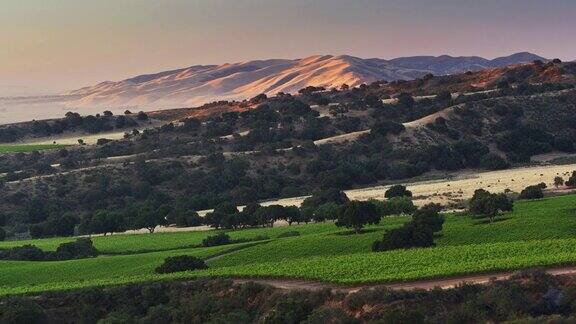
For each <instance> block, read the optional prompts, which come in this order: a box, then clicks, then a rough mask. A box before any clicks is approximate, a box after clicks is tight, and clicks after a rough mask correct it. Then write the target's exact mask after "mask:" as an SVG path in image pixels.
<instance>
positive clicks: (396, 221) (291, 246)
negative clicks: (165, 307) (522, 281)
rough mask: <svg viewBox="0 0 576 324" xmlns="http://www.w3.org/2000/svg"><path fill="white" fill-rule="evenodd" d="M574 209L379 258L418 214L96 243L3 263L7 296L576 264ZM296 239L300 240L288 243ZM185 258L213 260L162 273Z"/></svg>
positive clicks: (462, 232)
mask: <svg viewBox="0 0 576 324" xmlns="http://www.w3.org/2000/svg"><path fill="white" fill-rule="evenodd" d="M574 206H576V195H565V196H558V197H550V198H545V199H541V200H535V201H519V202H516V203H515V207H514V211H513V212H511V213H507V214H505V215H503V216H501V217H500V218H499V219H497V221H496V222H494V223H486V222H484V221H482V220H478V219H476V218H473V217H471V216H469V215H466V214H460V213H453V214H448V215H446V222H445V224H444V229H443V231H442V232H441V234H440V235H439V236H438V237H437V239H436V242H437V244H436V246H435V247H432V248H421V249H409V250H395V251H388V252H378V253H375V252H371V245H372V243H373V242H374V241H375V240H377V239H380V238H381V237H382V235H383V234H384V231H385V230H386V229H390V228H395V227H398V226H401V225H402V224H403V223H404V222H406V221H408V220H409V218H408V217H406V216H396V217H388V218H384V219H383V220H382V222H381V223H380V224H378V225H376V226H370V227H367V228H366V229H365V230H364V231H363V233H361V234H352V233H351V232H350V231H349V230H347V229H343V228H339V227H336V226H335V225H334V223H332V222H325V223H312V224H302V225H292V226H281V227H273V228H255V229H242V230H234V231H228V232H227V233H228V234H229V235H230V237H231V238H232V239H235V240H238V239H243V240H253V241H251V242H247V243H236V244H229V245H222V246H215V247H200V243H201V242H202V240H203V239H204V238H206V237H207V236H209V235H214V234H215V233H218V232H221V231H216V230H211V231H201V232H198V231H197V232H178V233H155V234H147V235H112V236H106V237H103V236H100V237H93V242H94V245H95V246H96V248H97V249H98V250H99V251H100V252H101V253H102V254H103V255H101V256H99V257H97V258H90V259H80V260H69V261H0V295H11V294H18V293H33V292H41V291H52V290H65V289H75V288H82V287H95V286H107V285H121V284H130V283H137V282H147V281H156V280H182V279H192V278H199V277H228V278H246V279H252V278H277V279H281V280H284V279H299V280H305V281H312V282H316V281H321V282H327V283H331V284H344V285H365V284H382V283H395V282H411V281H418V280H425V279H426V280H429V279H435V278H454V277H459V276H462V275H470V274H477V273H495V272H507V271H512V270H516V269H523V268H530V267H559V266H572V265H576V250H575V249H574V246H576V236H575V231H574V229H575V228H576V218H575V217H574V213H575V212H576V209H575V207H574ZM286 232H298V234H299V235H298V236H291V237H283V236H285V235H286V234H285V233H286ZM283 233H284V234H283ZM255 239H257V240H255ZM72 240H73V238H51V239H38V240H31V241H7V242H0V248H8V247H13V246H21V245H24V244H33V245H36V246H38V247H40V248H42V249H45V250H55V249H56V247H57V246H58V245H59V244H60V243H63V242H68V241H72ZM176 255H193V256H197V257H200V258H203V259H205V260H206V262H207V264H208V266H209V268H208V269H206V270H199V271H194V272H181V273H174V274H166V275H159V274H156V273H154V269H155V268H156V267H157V266H159V265H160V264H161V263H162V262H163V260H164V259H165V258H166V257H168V256H176ZM570 269H572V268H570ZM489 276H492V275H489ZM482 278H485V277H482ZM439 284H440V282H439Z"/></svg>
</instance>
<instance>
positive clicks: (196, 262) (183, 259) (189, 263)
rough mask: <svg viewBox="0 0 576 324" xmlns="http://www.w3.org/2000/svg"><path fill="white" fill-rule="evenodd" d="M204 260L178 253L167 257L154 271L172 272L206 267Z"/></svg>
mask: <svg viewBox="0 0 576 324" xmlns="http://www.w3.org/2000/svg"><path fill="white" fill-rule="evenodd" d="M207 268H208V266H207V265H206V262H204V260H202V259H199V258H197V257H193V256H189V255H179V256H174V257H168V258H166V259H165V260H164V263H163V264H162V265H160V266H159V267H157V268H156V270H155V271H156V273H172V272H181V271H192V270H197V269H207Z"/></svg>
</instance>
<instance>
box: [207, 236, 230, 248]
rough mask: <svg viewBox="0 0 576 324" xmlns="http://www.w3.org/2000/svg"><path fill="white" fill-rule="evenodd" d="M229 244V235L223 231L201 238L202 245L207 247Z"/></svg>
mask: <svg viewBox="0 0 576 324" xmlns="http://www.w3.org/2000/svg"><path fill="white" fill-rule="evenodd" d="M226 244H230V236H228V234H225V233H220V234H217V235H211V236H208V237H207V238H205V239H204V240H202V246H205V247H209V246H217V245H226Z"/></svg>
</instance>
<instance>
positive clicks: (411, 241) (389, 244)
mask: <svg viewBox="0 0 576 324" xmlns="http://www.w3.org/2000/svg"><path fill="white" fill-rule="evenodd" d="M439 212H440V205H438V204H428V205H426V206H424V207H422V208H420V209H418V210H417V211H416V212H414V215H413V216H412V221H410V222H408V223H405V224H404V226H402V227H400V228H396V229H392V230H388V231H386V233H385V234H384V238H383V239H382V240H381V241H375V242H374V243H373V244H372V251H375V252H379V251H389V250H395V249H408V248H413V247H429V246H433V245H434V233H435V232H439V231H441V230H442V225H443V224H444V217H442V216H441V215H440V214H439Z"/></svg>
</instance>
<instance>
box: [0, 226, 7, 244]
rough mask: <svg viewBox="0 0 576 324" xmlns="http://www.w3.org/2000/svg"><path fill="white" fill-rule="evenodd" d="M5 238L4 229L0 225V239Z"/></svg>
mask: <svg viewBox="0 0 576 324" xmlns="http://www.w3.org/2000/svg"><path fill="white" fill-rule="evenodd" d="M5 239H6V231H5V230H4V229H3V228H2V227H0V241H4V240H5Z"/></svg>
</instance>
